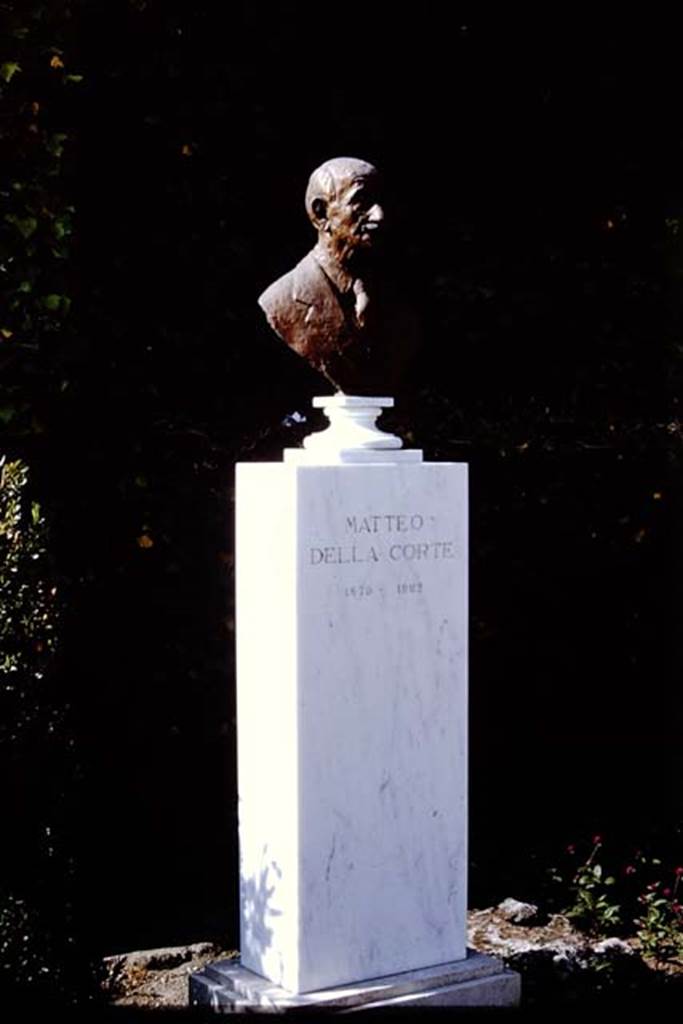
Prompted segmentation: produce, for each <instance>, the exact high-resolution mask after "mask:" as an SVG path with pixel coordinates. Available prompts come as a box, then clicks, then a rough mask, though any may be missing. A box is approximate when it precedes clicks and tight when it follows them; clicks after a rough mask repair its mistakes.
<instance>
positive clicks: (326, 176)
mask: <svg viewBox="0 0 683 1024" xmlns="http://www.w3.org/2000/svg"><path fill="white" fill-rule="evenodd" d="M376 177H377V168H376V167H373V165H372V164H369V163H368V162H367V161H366V160H357V159H356V158H355V157H353V156H336V157H334V159H332V160H326V161H325V163H324V164H321V165H320V167H316V169H315V170H314V171H313V174H312V175H311V176H310V178H309V179H308V187H307V189H306V210H307V212H308V216H309V217H310V218H311V220H312V221H313V223H314V224H315V225H316V226H317V221H318V215H319V211H320V210H321V205H320V204H321V203H322V204H324V205H325V206H326V205H327V203H328V202H329V201H330V200H331V199H337V198H338V196H339V193H340V192H341V191H342V190H343V189H344V188H346V187H347V186H348V185H349V184H353V183H355V182H361V181H365V180H366V179H368V178H376ZM316 200H317V201H318V202H316Z"/></svg>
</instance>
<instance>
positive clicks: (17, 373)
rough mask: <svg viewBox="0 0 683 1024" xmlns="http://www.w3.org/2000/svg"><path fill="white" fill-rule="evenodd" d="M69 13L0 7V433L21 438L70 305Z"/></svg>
mask: <svg viewBox="0 0 683 1024" xmlns="http://www.w3.org/2000/svg"><path fill="white" fill-rule="evenodd" d="M77 6H78V5H77V3H74V2H68V0H58V2H56V3H51V4H46V3H43V2H38V0H29V2H6V3H3V4H2V5H1V6H0V40H1V42H0V164H1V165H2V169H3V185H2V188H0V290H1V291H2V293H3V296H4V300H3V305H2V313H1V314H0V368H1V369H2V370H3V372H4V375H5V380H6V386H5V388H4V389H3V395H2V399H1V400H0V424H3V425H4V426H8V425H10V424H11V426H12V428H13V429H15V430H22V431H27V430H39V429H41V423H40V392H41V391H42V390H43V389H44V388H46V387H48V388H50V387H51V388H58V387H59V378H60V374H59V355H58V352H59V339H60V335H61V333H62V330H63V325H64V321H65V319H66V318H67V317H68V315H69V311H70V309H71V303H72V276H73V275H72V270H71V268H70V255H71V240H72V234H73V218H74V213H75V208H74V205H73V200H72V197H71V194H70V190H69V187H68V185H67V180H68V177H69V163H70V146H71V144H72V129H69V128H66V127H65V126H66V125H67V124H69V123H70V122H72V120H73V113H70V109H71V107H72V104H73V97H72V90H73V89H74V87H76V86H78V83H79V82H80V81H81V80H82V76H81V75H80V74H79V73H78V70H77V68H75V67H73V66H72V50H73V40H72V36H73V28H72V20H73V18H74V15H75V13H76V9H77ZM61 358H62V359H63V358H64V354H63V352H62V355H61ZM9 370H11V371H12V379H11V382H9V383H8V382H7V378H8V371H9ZM54 378H56V379H54ZM31 390H32V392H33V397H32V398H31ZM36 399H38V403H36Z"/></svg>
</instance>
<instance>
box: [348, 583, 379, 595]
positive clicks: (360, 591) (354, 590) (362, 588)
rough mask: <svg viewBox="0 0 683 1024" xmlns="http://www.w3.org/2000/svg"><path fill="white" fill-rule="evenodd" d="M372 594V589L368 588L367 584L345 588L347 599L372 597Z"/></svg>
mask: <svg viewBox="0 0 683 1024" xmlns="http://www.w3.org/2000/svg"><path fill="white" fill-rule="evenodd" d="M372 594H373V589H372V587H368V586H367V585H366V584H365V583H359V584H358V585H356V586H353V587H344V596H345V597H358V598H360V597H372Z"/></svg>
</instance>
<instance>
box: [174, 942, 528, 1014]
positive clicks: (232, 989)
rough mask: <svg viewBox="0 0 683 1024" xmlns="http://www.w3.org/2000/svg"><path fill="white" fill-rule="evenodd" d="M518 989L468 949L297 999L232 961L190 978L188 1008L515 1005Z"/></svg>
mask: <svg viewBox="0 0 683 1024" xmlns="http://www.w3.org/2000/svg"><path fill="white" fill-rule="evenodd" d="M520 988H521V979H520V976H519V974H517V973H516V972H514V971H510V970H508V969H507V968H506V967H505V966H504V965H503V963H502V961H500V960H498V959H497V958H495V957H491V956H487V955H486V954H484V953H477V952H475V951H474V950H468V954H467V959H466V960H458V961H455V962H454V963H449V964H440V965H438V966H435V967H427V968H423V969H422V970H417V971H404V972H402V973H400V974H393V975H389V976H387V977H384V978H376V979H373V980H370V981H363V982H358V983H356V984H353V985H339V986H336V987H334V988H328V989H324V990H321V991H319V992H307V993H302V994H300V995H295V994H293V993H291V992H288V991H286V990H285V989H283V988H281V987H280V986H278V985H275V984H273V982H271V981H268V980H267V979H266V978H262V977H259V976H258V975H257V974H254V973H253V972H252V971H249V970H247V968H246V967H242V965H241V964H240V963H239V962H237V961H235V960H223V961H218V962H217V963H212V964H209V965H207V966H206V967H204V968H203V969H202V970H201V971H199V972H197V973H195V974H193V975H192V976H191V977H190V1005H191V1006H198V1007H212V1008H213V1009H215V1010H217V1011H226V1010H227V1011H230V1010H233V1011H243V1010H258V1011H261V1012H274V1013H277V1012H283V1011H285V1010H295V1009H299V1010H300V1009H305V1008H306V1009H320V1010H325V1011H335V1010H336V1011H343V1012H346V1013H348V1012H351V1011H353V1010H373V1009H379V1008H385V1007H392V1006H397V1007H403V1006H405V1007H413V1006H415V1007H418V1006H419V1007H422V1006H452V1007H457V1006H461V1007H475V1006H479V1007H493V1006H516V1005H517V1004H518V1003H519V999H520Z"/></svg>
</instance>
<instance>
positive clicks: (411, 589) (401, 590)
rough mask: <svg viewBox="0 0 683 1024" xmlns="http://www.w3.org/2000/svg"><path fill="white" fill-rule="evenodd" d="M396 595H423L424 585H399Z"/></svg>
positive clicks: (397, 585)
mask: <svg viewBox="0 0 683 1024" xmlns="http://www.w3.org/2000/svg"><path fill="white" fill-rule="evenodd" d="M396 593H397V594H400V595H401V596H403V595H404V594H421V593H422V583H419V582H418V583H397V584H396Z"/></svg>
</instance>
